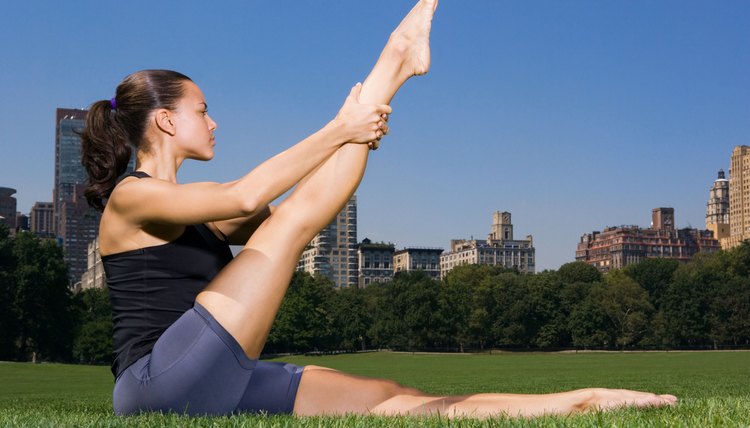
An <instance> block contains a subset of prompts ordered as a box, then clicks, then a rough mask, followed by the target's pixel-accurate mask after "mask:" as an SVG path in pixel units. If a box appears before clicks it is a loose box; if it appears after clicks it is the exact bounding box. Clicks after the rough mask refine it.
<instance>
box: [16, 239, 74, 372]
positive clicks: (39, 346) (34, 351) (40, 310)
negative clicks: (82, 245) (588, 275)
mask: <svg viewBox="0 0 750 428" xmlns="http://www.w3.org/2000/svg"><path fill="white" fill-rule="evenodd" d="M13 257H14V258H15V259H16V262H17V265H16V269H15V274H14V275H13V280H14V282H15V290H14V291H15V292H14V305H15V307H16V310H17V314H18V320H19V324H20V325H19V334H18V339H17V343H18V346H19V353H20V355H21V357H22V358H29V357H30V358H31V359H32V360H37V359H45V360H47V359H49V360H61V359H68V358H69V357H70V350H71V344H72V342H73V340H72V339H73V327H74V325H73V324H74V323H73V318H72V314H71V312H70V301H71V293H70V290H69V289H68V268H67V266H66V264H65V262H64V261H63V254H62V249H61V248H60V247H59V246H58V245H56V244H55V243H54V242H52V241H49V240H41V239H39V238H37V237H36V236H34V235H32V234H31V233H21V234H19V235H17V236H16V237H15V239H13Z"/></svg>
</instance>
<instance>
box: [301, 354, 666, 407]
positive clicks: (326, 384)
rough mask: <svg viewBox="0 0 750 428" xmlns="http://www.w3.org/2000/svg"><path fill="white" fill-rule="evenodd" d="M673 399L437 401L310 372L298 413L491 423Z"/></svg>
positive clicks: (634, 395)
mask: <svg viewBox="0 0 750 428" xmlns="http://www.w3.org/2000/svg"><path fill="white" fill-rule="evenodd" d="M676 400H677V399H676V398H675V397H674V396H671V395H656V394H651V393H647V392H638V391H628V390H611V389H601V388H589V389H581V390H575V391H568V392H561V393H555V394H533V395H530V394H473V395H462V396H435V395H429V394H425V393H423V392H421V391H418V390H416V389H414V388H408V387H404V386H401V385H399V384H397V383H395V382H392V381H387V380H381V379H369V378H363V377H359V376H353V375H348V374H345V373H341V372H339V371H336V370H331V369H326V368H322V367H316V366H306V367H305V371H304V375H303V376H302V381H301V382H300V385H299V390H298V391H297V400H296V402H295V404H294V413H295V414H298V415H308V416H311V415H321V414H345V413H356V414H377V415H429V414H440V415H443V416H447V417H488V416H493V415H494V416H497V415H502V414H504V415H508V416H514V417H515V416H535V415H541V414H552V413H556V414H564V413H571V412H576V411H583V410H588V409H601V410H606V409H613V408H617V407H624V406H636V407H648V406H663V405H669V404H673V403H675V402H676Z"/></svg>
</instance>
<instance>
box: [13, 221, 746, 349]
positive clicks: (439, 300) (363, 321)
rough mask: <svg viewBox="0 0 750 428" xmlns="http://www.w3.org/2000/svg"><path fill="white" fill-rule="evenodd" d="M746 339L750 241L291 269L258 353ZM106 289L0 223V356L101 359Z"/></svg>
mask: <svg viewBox="0 0 750 428" xmlns="http://www.w3.org/2000/svg"><path fill="white" fill-rule="evenodd" d="M748 346H750V242H745V243H743V244H742V245H741V246H739V247H737V248H735V249H733V250H730V251H720V252H718V253H715V254H711V255H705V254H699V255H697V256H696V257H695V258H694V259H693V260H692V261H691V262H689V263H687V264H680V263H678V262H677V261H675V260H669V259H648V260H645V261H643V262H641V263H638V264H634V265H629V266H627V267H625V268H624V269H621V270H614V271H612V272H610V273H608V274H607V275H602V274H601V273H599V271H597V270H596V269H595V268H594V267H592V266H590V265H588V264H586V263H582V262H573V263H567V264H565V265H563V266H561V267H560V268H559V269H558V270H548V271H543V272H540V273H537V274H521V273H519V272H518V271H516V270H512V269H505V268H502V267H495V266H482V265H465V266H459V267H457V268H455V269H453V270H452V271H451V272H450V273H449V274H448V275H447V276H446V277H445V278H443V279H442V280H434V279H431V278H429V277H428V276H427V275H425V274H424V273H422V272H405V273H401V274H398V275H396V277H395V278H394V279H393V280H392V281H389V282H385V283H373V284H371V285H369V286H368V287H366V288H362V289H359V288H353V287H352V288H343V289H336V288H335V287H334V284H333V282H332V281H330V280H329V279H327V278H325V277H313V276H311V275H309V274H306V273H301V272H297V273H295V274H294V276H293V278H292V280H291V283H290V286H289V290H288V292H287V295H286V297H285V299H284V302H283V303H282V306H281V308H280V310H279V313H278V316H277V319H276V321H275V323H274V325H273V328H272V330H271V332H270V335H269V337H268V341H267V343H266V347H265V349H264V352H265V353H267V354H272V353H290V352H291V353H297V352H336V351H354V350H361V349H384V348H385V349H393V350H408V351H420V350H431V351H450V352H456V351H458V352H463V351H474V350H486V349H527V350H545V349H562V348H576V349H643V348H649V349H673V348H691V349H718V348H736V347H748ZM111 350H112V320H111V307H110V304H109V296H108V294H107V291H106V290H102V289H90V290H85V291H83V292H80V293H76V294H73V293H72V292H71V291H70V289H69V288H68V280H67V266H66V265H65V263H64V261H63V257H62V250H61V248H60V247H59V246H58V245H57V244H56V243H55V242H54V241H50V240H42V239H39V238H37V237H35V236H34V235H32V234H30V233H21V234H19V235H17V236H16V237H15V238H11V237H10V236H9V234H8V231H7V228H0V360H19V361H30V360H31V361H68V362H81V363H108V362H110V361H111V358H112V357H111Z"/></svg>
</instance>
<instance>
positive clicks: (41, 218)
mask: <svg viewBox="0 0 750 428" xmlns="http://www.w3.org/2000/svg"><path fill="white" fill-rule="evenodd" d="M29 229H31V232H32V233H34V234H36V235H37V236H39V237H42V238H54V237H55V232H54V230H55V228H54V209H53V204H52V202H35V203H34V206H33V207H31V215H30V216H29Z"/></svg>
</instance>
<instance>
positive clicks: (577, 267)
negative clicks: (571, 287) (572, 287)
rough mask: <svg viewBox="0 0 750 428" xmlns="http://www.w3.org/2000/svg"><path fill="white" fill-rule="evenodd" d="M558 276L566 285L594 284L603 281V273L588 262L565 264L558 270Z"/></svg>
mask: <svg viewBox="0 0 750 428" xmlns="http://www.w3.org/2000/svg"><path fill="white" fill-rule="evenodd" d="M557 275H558V276H559V277H560V281H562V282H563V283H564V284H573V283H576V282H579V283H584V284H592V283H594V282H598V281H601V280H602V274H601V272H599V271H598V270H597V269H596V268H595V267H594V266H592V265H590V264H588V263H586V262H571V263H565V264H564V265H562V266H560V269H558V270H557Z"/></svg>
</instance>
